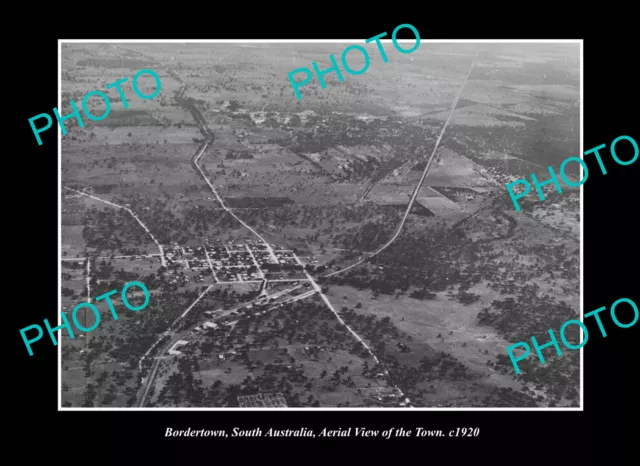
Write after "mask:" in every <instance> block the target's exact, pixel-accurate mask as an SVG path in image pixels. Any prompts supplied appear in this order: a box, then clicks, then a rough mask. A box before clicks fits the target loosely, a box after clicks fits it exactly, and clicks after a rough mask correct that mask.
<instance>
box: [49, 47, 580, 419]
mask: <svg viewBox="0 0 640 466" xmlns="http://www.w3.org/2000/svg"><path fill="white" fill-rule="evenodd" d="M247 42H248V43H362V40H359V39H58V108H61V107H62V43H69V44H78V43H136V44H146V43H187V44H188V43H221V44H238V43H247ZM381 42H383V43H391V40H389V39H382V40H381ZM397 42H399V43H404V42H406V43H415V40H414V39H398V40H397ZM423 42H424V43H434V44H435V43H488V44H504V43H523V44H529V43H537V44H539V43H543V44H580V157H581V158H584V155H583V154H584V140H583V139H584V135H583V128H584V41H583V40H582V39H420V43H423ZM57 129H58V203H59V204H58V311H60V310H61V309H62V293H61V290H62V133H61V131H60V125H58V128H57ZM580 176H581V179H582V165H581V166H580ZM583 189H584V183H583V184H582V185H580V318H581V320H583V321H584V317H583V315H584V312H583V306H584V270H583V265H584V264H583V257H584V256H583V254H584V243H583V238H584V204H583ZM60 323H61V319H60V314H58V325H60ZM61 333H62V332H61V331H60V335H61ZM57 346H58V411H240V412H249V411H270V412H273V411H279V412H288V411H311V412H317V411H337V412H347V411H349V412H354V411H362V412H364V411H383V412H390V411H405V412H411V411H469V412H472V411H534V412H535V411H538V412H539V411H574V412H580V411H584V360H583V354H584V346H582V347H581V348H580V407H578V408H571V407H564V408H555V407H554V408H550V407H540V408H490V407H486V408H424V407H415V408H354V407H346V408H293V407H291V408H226V407H221V408H136V407H129V408H99V407H96V408H63V407H62V339H60V340H59V344H58V345H57Z"/></svg>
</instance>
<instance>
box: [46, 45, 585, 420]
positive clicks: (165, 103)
mask: <svg viewBox="0 0 640 466" xmlns="http://www.w3.org/2000/svg"><path fill="white" fill-rule="evenodd" d="M409 42H411V43H413V41H409ZM358 43H360V44H361V45H362V46H364V47H365V48H366V50H367V51H368V53H369V57H370V65H369V67H368V69H367V71H366V73H364V74H360V75H353V74H349V73H347V72H346V71H345V70H344V69H342V70H341V72H342V76H343V80H340V79H339V77H338V76H337V74H336V73H335V72H331V73H327V74H325V75H324V76H323V78H324V81H325V82H326V86H322V83H321V81H320V80H319V79H318V76H317V75H315V73H314V74H313V77H312V79H311V81H310V82H309V83H307V84H304V85H302V86H301V87H299V89H298V90H299V92H300V94H301V96H302V98H301V99H298V98H297V97H296V94H295V92H294V87H293V86H292V83H291V81H290V80H289V76H288V74H289V73H290V72H291V71H293V70H295V69H299V68H308V69H309V70H311V71H312V72H313V69H314V68H313V66H312V63H313V62H316V63H317V65H318V67H319V68H320V69H321V70H325V69H327V68H329V67H331V66H332V63H331V61H330V58H329V56H330V55H333V56H334V57H336V60H337V63H339V65H340V66H341V67H342V62H341V60H340V57H341V55H342V52H343V50H344V49H345V48H346V47H347V46H349V45H351V44H353V42H352V43H346V42H337V41H313V42H312V41H291V42H282V41H281V42H271V43H270V42H265V41H262V42H261V41H244V42H243V41H237V42H235V43H230V42H220V41H218V42H216V41H208V42H204V41H202V42H177V41H175V42H166V41H165V42H163V41H139V42H133V41H132V42H123V41H120V42H118V41H113V42H98V41H95V42H89V41H85V42H80V41H62V43H61V44H60V47H61V78H60V79H61V106H60V107H59V109H60V113H61V114H62V115H68V114H70V113H71V106H70V103H69V102H70V101H74V102H75V103H76V105H77V106H78V108H79V109H81V103H82V101H83V98H84V96H85V95H86V94H87V93H88V92H91V91H95V90H100V91H102V92H104V93H105V94H106V95H108V97H109V100H110V112H109V113H108V115H107V116H106V117H105V118H103V119H101V120H91V119H89V118H86V117H84V114H82V115H83V118H84V127H81V126H80V125H79V124H78V122H77V119H75V118H73V119H68V120H66V121H65V122H64V123H65V126H66V130H67V134H66V135H63V136H62V137H61V161H60V167H61V175H60V176H61V186H60V190H61V191H60V203H61V207H60V212H61V214H60V222H61V245H60V247H61V257H60V262H61V264H60V270H61V277H60V280H61V281H60V283H61V290H60V292H61V297H60V299H61V309H60V312H62V313H64V315H66V316H67V317H68V320H69V322H71V321H72V311H73V309H74V308H75V306H77V305H78V304H79V303H83V302H89V303H92V304H93V305H95V306H96V307H97V308H98V309H99V311H100V322H99V325H98V326H97V327H96V328H95V329H93V330H91V331H87V332H82V331H80V330H76V328H74V333H75V335H74V337H73V338H71V337H70V335H69V334H68V333H67V332H66V331H62V332H60V334H61V337H60V338H61V339H62V341H61V343H60V344H59V345H58V346H59V351H60V353H59V355H60V356H59V370H60V387H59V390H60V394H59V395H60V396H59V399H60V408H61V409H65V408H82V409H87V410H92V409H126V408H130V409H142V408H144V409H149V410H153V409H170V408H172V409H193V410H197V409H229V408H234V409H245V410H252V409H264V408H275V409H279V410H286V409H296V408H297V409H301V408H304V409H310V410H323V409H337V410H357V409H381V410H384V409H407V410H412V409H413V410H415V409H445V408H457V409H465V408H480V409H487V410H491V409H540V410H545V409H549V408H573V409H580V408H581V406H582V403H583V401H582V399H581V357H580V351H567V350H563V352H562V356H558V355H557V354H556V352H555V350H554V349H553V347H549V348H547V349H544V350H543V354H544V359H545V363H544V364H541V363H540V361H539V359H538V357H537V356H536V352H535V350H534V347H533V345H532V344H531V336H532V335H533V336H535V337H536V338H537V340H538V342H539V343H540V344H544V343H547V342H549V341H550V337H549V334H548V330H549V329H550V328H552V329H555V330H556V334H558V333H557V329H558V328H560V326H561V325H562V324H563V323H564V322H565V321H567V320H570V319H578V320H579V319H580V316H581V311H580V266H581V258H580V221H581V219H580V207H581V205H580V188H569V187H567V188H565V185H563V190H562V193H559V192H558V191H557V190H556V189H555V186H554V185H553V184H552V183H550V184H547V185H546V186H544V188H543V191H544V195H545V200H544V201H541V200H540V198H539V197H538V195H537V194H536V189H535V188H534V185H533V182H531V175H532V174H535V175H536V176H537V178H538V180H540V181H547V180H549V179H550V178H551V176H550V173H549V170H548V167H549V166H552V167H553V168H554V169H555V172H556V173H557V174H559V173H560V172H559V167H560V164H561V163H562V162H563V161H564V160H565V159H566V158H567V157H580V149H581V143H580V141H581V134H580V130H581V124H580V123H581V121H580V118H581V111H580V109H581V95H580V88H581V79H582V77H581V71H580V70H581V66H580V65H581V63H580V60H581V58H580V56H581V54H580V47H581V44H580V43H579V42H577V41H574V42H569V41H559V42H551V41H546V42H535V41H530V42H525V41H519V42H493V41H492V42H481V41H478V42H472V41H468V42H429V41H427V40H422V41H421V42H420V46H419V47H418V48H417V50H415V51H414V52H412V53H400V52H398V50H397V49H396V48H395V46H394V44H393V43H392V42H391V41H390V40H389V41H382V46H383V47H384V49H385V51H386V55H387V58H388V61H385V60H383V58H382V57H381V55H380V53H379V51H378V48H377V47H376V44H374V43H368V44H365V41H364V40H362V41H361V42H358ZM401 45H403V47H405V48H407V47H409V46H410V45H411V44H409V45H404V44H401ZM348 59H349V66H350V67H351V68H352V69H355V70H358V69H361V68H362V67H363V66H365V65H366V63H365V61H364V59H363V56H362V55H361V54H358V53H355V52H354V53H350V54H349V56H348ZM140 70H153V71H154V72H155V73H157V75H158V76H159V78H160V80H161V89H160V92H159V93H158V94H157V96H154V97H153V98H147V99H144V98H140V97H139V96H138V95H137V93H136V92H134V90H135V89H134V88H133V87H132V84H133V77H134V75H136V73H138V72H139V71H140ZM123 78H127V80H126V81H125V82H124V83H123V84H122V91H123V93H120V92H118V90H117V89H116V88H114V87H112V88H109V89H107V85H108V84H110V83H113V82H115V81H118V80H122V79H123ZM303 78H304V73H301V74H299V75H298V76H296V79H297V80H298V81H300V80H302V79H303ZM137 85H138V87H139V90H140V91H141V92H142V93H143V94H145V95H151V94H153V93H154V89H156V82H155V80H154V79H153V78H152V77H150V76H149V75H145V76H142V77H140V78H139V80H138V84H137ZM123 95H124V96H125V97H126V102H125V101H123ZM87 105H88V109H89V110H90V112H91V113H92V114H93V115H102V114H103V113H105V110H107V109H106V107H105V104H104V101H102V100H101V99H100V98H99V97H98V96H95V95H94V97H92V98H90V99H89V100H88V103H87ZM55 125H56V122H55V120H54V127H55ZM579 166H580V165H579V164H577V163H574V164H571V165H568V166H567V175H568V177H569V178H576V179H580V173H579V172H578V169H579ZM572 169H573V171H571V170H572ZM518 179H527V180H528V181H529V182H530V183H531V192H530V194H529V195H528V196H526V197H523V198H521V199H519V205H520V207H521V210H520V211H516V209H515V207H514V203H513V201H512V199H511V197H510V195H509V192H508V191H507V189H506V187H505V185H506V184H508V183H511V182H513V181H516V180H518ZM134 281H135V282H140V283H142V284H144V286H145V287H146V288H147V289H148V291H149V294H150V298H149V301H148V305H147V306H146V307H145V308H144V309H143V310H140V311H133V310H131V309H130V308H128V307H127V305H126V304H125V302H123V299H122V296H121V293H120V290H122V289H123V288H124V287H125V285H126V284H127V283H130V282H134ZM112 290H118V291H117V292H116V293H114V294H111V295H110V296H109V299H110V301H109V300H108V299H105V297H104V296H103V295H105V294H108V293H110V292H111V291H112ZM98 297H101V299H96V298H98ZM127 300H128V302H129V303H130V305H131V306H139V305H140V303H142V302H143V301H144V300H145V296H144V294H143V293H142V291H141V290H140V289H139V288H138V289H136V288H135V287H133V288H131V289H130V290H129V291H128V292H127ZM109 302H111V303H112V306H113V308H114V309H115V312H116V313H117V319H115V318H114V312H113V310H112V309H110V306H109ZM77 316H78V321H79V323H80V324H81V325H82V327H84V328H90V327H91V326H92V325H93V324H94V323H95V316H94V314H93V313H92V312H91V311H90V310H89V312H87V308H86V307H85V308H83V310H81V311H80V312H78V314H77ZM566 334H567V340H568V341H570V342H572V344H577V343H578V342H579V341H580V336H579V333H578V327H577V326H576V325H573V326H571V327H569V328H568V329H567V332H566ZM558 339H559V338H558ZM521 341H522V342H528V343H529V345H530V346H531V355H530V356H529V357H528V358H526V359H523V360H522V361H520V362H519V363H518V366H519V369H520V371H521V372H520V374H516V371H515V370H514V366H513V364H512V361H511V359H510V357H509V355H508V353H507V351H506V348H507V347H509V346H510V345H513V344H515V343H518V342H521Z"/></svg>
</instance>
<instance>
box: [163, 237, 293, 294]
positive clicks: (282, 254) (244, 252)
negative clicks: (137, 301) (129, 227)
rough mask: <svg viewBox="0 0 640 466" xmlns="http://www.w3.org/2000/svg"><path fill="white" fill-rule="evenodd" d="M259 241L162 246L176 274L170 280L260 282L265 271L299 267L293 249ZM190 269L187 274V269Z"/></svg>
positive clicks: (169, 272) (179, 281) (174, 281)
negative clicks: (210, 277)
mask: <svg viewBox="0 0 640 466" xmlns="http://www.w3.org/2000/svg"><path fill="white" fill-rule="evenodd" d="M270 246H271V248H270V247H269V245H267V244H265V243H263V242H262V241H257V240H246V241H245V242H244V243H238V242H235V241H229V242H227V243H222V242H221V241H219V240H217V241H215V242H213V243H211V242H209V241H207V242H206V243H205V245H204V246H195V247H192V246H185V247H183V246H180V245H179V244H177V243H173V244H170V245H163V249H164V253H165V258H166V260H167V265H168V267H167V268H168V269H169V270H168V271H167V273H168V274H169V275H175V277H174V278H172V279H171V281H170V282H171V283H181V284H184V283H185V282H189V281H190V278H189V276H191V277H193V280H194V281H195V282H196V283H200V282H204V281H205V280H206V279H207V277H208V276H210V275H213V279H214V281H215V282H216V283H233V282H240V283H241V282H257V281H262V280H263V279H264V278H265V274H266V273H269V272H273V271H279V270H280V269H281V268H283V267H284V268H286V267H294V266H299V265H300V263H299V262H298V260H297V258H296V257H295V255H294V253H293V251H289V250H284V249H279V246H278V245H275V244H274V245H270ZM186 271H191V273H189V274H187V275H185V274H184V272H186Z"/></svg>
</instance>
